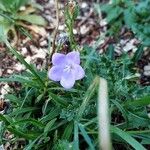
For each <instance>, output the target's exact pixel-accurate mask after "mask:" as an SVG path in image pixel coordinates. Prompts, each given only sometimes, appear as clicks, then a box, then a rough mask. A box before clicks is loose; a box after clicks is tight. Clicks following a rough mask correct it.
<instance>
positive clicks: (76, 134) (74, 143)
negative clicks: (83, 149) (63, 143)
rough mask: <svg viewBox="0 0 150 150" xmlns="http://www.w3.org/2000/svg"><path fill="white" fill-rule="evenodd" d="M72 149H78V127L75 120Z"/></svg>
mask: <svg viewBox="0 0 150 150" xmlns="http://www.w3.org/2000/svg"><path fill="white" fill-rule="evenodd" d="M73 149H74V150H79V129H78V123H77V122H76V121H75V123H74V139H73Z"/></svg>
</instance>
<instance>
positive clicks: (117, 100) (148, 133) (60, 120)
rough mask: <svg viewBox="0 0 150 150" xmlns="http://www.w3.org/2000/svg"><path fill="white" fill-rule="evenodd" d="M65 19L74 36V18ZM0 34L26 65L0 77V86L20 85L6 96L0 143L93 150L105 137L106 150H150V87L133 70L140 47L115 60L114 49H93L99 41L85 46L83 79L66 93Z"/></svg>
mask: <svg viewBox="0 0 150 150" xmlns="http://www.w3.org/2000/svg"><path fill="white" fill-rule="evenodd" d="M66 13H67V12H66ZM74 17H75V18H76V14H75V16H74ZM69 18H70V15H69V16H68V18H66V23H67V24H68V32H70V33H69V35H70V36H73V35H72V29H73V23H74V20H70V21H71V22H69V21H68V20H69ZM71 19H73V18H71ZM69 29H70V30H69ZM0 31H1V32H0V39H1V41H3V42H4V43H5V45H6V46H7V48H8V50H9V51H10V52H11V53H12V55H15V56H16V58H17V59H18V60H19V61H20V62H21V63H22V64H23V65H24V66H25V67H26V71H25V72H23V73H21V74H13V75H12V76H10V77H8V78H0V82H8V83H10V82H17V83H20V84H21V88H20V90H19V91H15V89H14V91H13V92H11V93H8V94H6V95H5V99H7V100H9V101H10V104H11V107H10V108H9V110H7V112H6V113H5V114H4V115H2V114H0V121H1V124H0V126H1V130H0V142H1V143H3V144H5V143H6V142H7V141H8V142H9V143H11V144H14V143H16V142H17V141H19V139H20V138H23V139H24V145H25V147H24V150H31V149H35V150H36V149H40V150H49V149H52V150H79V149H90V150H96V149H99V148H100V147H103V144H101V143H100V141H103V138H104V134H105V133H106V134H107V138H106V139H107V140H108V142H107V144H110V147H109V149H119V148H120V147H121V149H127V150H130V149H133V148H134V149H136V150H145V149H147V148H148V146H149V144H150V125H149V124H150V119H149V118H148V114H147V109H146V106H148V105H149V104H150V94H149V93H150V86H142V85H140V84H139V77H138V76H136V73H137V69H136V68H135V65H136V63H137V61H138V60H139V59H140V58H141V56H142V54H143V45H140V46H139V48H138V50H137V51H136V53H135V54H134V56H133V57H131V56H129V55H128V54H127V53H124V54H122V55H121V56H120V57H116V54H115V49H114V47H113V45H109V46H108V48H107V50H106V53H103V54H100V53H99V52H98V51H96V48H97V44H98V41H97V42H96V43H97V44H95V45H93V46H91V47H89V46H86V45H85V46H84V47H83V49H82V51H81V53H80V55H81V66H82V67H83V68H84V70H85V73H86V76H85V78H84V79H82V80H81V81H77V82H76V84H75V86H74V88H73V89H70V90H65V89H64V88H62V87H60V85H59V83H56V82H53V81H50V80H49V79H48V78H47V70H46V69H45V70H42V71H39V70H37V69H36V68H35V67H34V65H30V64H28V63H27V62H26V61H25V60H24V58H23V56H22V55H20V54H19V53H18V51H17V50H16V49H14V48H13V47H12V46H11V45H10V43H9V42H8V41H7V37H6V36H5V34H4V32H3V28H0ZM70 39H71V40H72V43H73V45H71V46H72V47H76V46H77V45H76V44H74V38H73V37H70ZM101 81H105V84H102V83H104V82H101ZM106 84H107V86H106ZM107 87H108V88H107ZM103 105H104V106H105V107H103ZM103 110H104V111H103ZM101 111H102V112H101ZM98 113H99V114H98ZM103 113H104V115H103ZM103 120H106V121H107V122H103ZM103 123H107V124H106V126H105V125H103ZM107 125H108V126H107ZM102 129H104V130H102ZM105 129H107V130H106V132H104V131H105ZM6 131H9V132H10V133H11V134H13V137H12V138H11V139H9V140H8V139H6V138H5V132H6ZM109 136H110V137H109ZM109 138H111V139H109ZM104 139H105V138H104ZM111 145H112V146H111ZM104 146H106V145H104ZM111 147H112V148H111ZM102 149H103V150H104V149H105V148H102Z"/></svg>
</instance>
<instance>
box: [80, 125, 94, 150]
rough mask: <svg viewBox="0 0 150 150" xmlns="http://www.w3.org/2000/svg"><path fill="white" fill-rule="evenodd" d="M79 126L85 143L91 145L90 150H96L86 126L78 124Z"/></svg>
mask: <svg viewBox="0 0 150 150" xmlns="http://www.w3.org/2000/svg"><path fill="white" fill-rule="evenodd" d="M78 126H79V129H80V131H81V134H82V136H83V137H84V139H85V141H86V142H87V144H88V145H89V147H90V150H95V148H94V144H93V143H92V141H91V138H90V137H89V136H88V134H87V132H86V130H85V129H84V126H83V125H82V124H78Z"/></svg>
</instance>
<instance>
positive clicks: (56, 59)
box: [52, 53, 66, 66]
mask: <svg viewBox="0 0 150 150" xmlns="http://www.w3.org/2000/svg"><path fill="white" fill-rule="evenodd" d="M65 58H66V56H65V55H64V54H61V53H54V54H53V56H52V63H53V65H61V66H62V65H63V64H65Z"/></svg>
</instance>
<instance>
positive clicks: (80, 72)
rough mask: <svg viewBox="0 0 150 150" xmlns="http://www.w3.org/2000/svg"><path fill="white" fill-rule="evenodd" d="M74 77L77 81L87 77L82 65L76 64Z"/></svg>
mask: <svg viewBox="0 0 150 150" xmlns="http://www.w3.org/2000/svg"><path fill="white" fill-rule="evenodd" d="M73 72H74V76H75V80H80V79H82V78H83V77H84V76H85V72H84V70H83V68H82V67H81V66H80V65H77V64H74V71H73Z"/></svg>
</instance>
